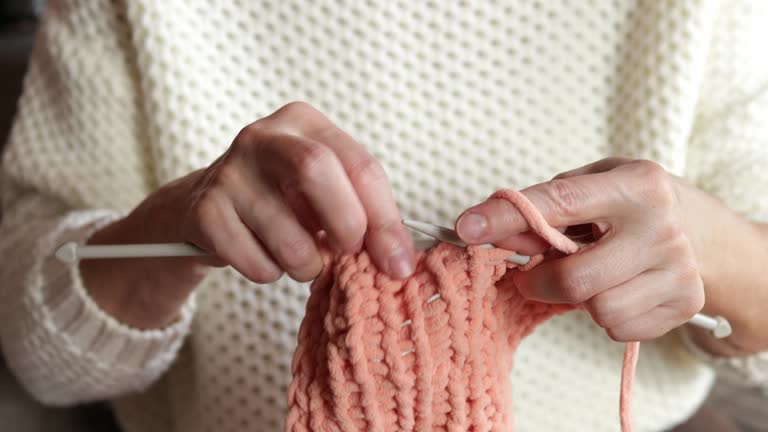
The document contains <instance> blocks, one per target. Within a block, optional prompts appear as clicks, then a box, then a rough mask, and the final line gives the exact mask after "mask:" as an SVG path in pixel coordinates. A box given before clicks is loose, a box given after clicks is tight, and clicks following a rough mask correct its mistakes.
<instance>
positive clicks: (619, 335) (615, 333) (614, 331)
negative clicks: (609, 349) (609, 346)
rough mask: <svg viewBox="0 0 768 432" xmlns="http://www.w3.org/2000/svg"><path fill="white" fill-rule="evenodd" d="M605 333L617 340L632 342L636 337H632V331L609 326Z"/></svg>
mask: <svg viewBox="0 0 768 432" xmlns="http://www.w3.org/2000/svg"><path fill="white" fill-rule="evenodd" d="M605 333H606V334H607V335H608V337H609V338H611V339H612V340H613V341H615V342H630V341H631V340H633V339H634V338H632V337H630V336H631V333H629V332H627V331H626V330H624V329H620V328H607V329H605Z"/></svg>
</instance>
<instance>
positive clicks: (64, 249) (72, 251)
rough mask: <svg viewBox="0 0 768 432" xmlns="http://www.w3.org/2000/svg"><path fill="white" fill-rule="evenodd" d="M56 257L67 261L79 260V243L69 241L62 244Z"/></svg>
mask: <svg viewBox="0 0 768 432" xmlns="http://www.w3.org/2000/svg"><path fill="white" fill-rule="evenodd" d="M56 258H58V259H59V261H61V262H65V263H73V262H75V261H77V243H74V242H69V243H65V244H64V245H62V246H61V247H60V248H58V249H57V250H56Z"/></svg>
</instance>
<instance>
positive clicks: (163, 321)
mask: <svg viewBox="0 0 768 432" xmlns="http://www.w3.org/2000/svg"><path fill="white" fill-rule="evenodd" d="M174 188H178V186H177V185H175V184H173V183H172V184H170V185H168V186H166V187H164V188H163V189H162V190H161V191H158V192H156V193H154V194H152V195H151V196H149V197H148V198H147V199H146V200H145V201H144V202H142V203H141V204H140V205H139V206H138V207H137V208H136V209H134V210H133V211H132V212H131V213H130V214H129V215H128V216H126V217H125V218H123V219H120V220H118V221H115V222H114V223H112V224H110V225H107V226H105V227H104V228H102V229H101V230H99V231H97V232H95V233H94V234H93V235H92V236H91V237H90V238H89V239H88V241H87V243H89V244H131V243H165V242H181V241H183V239H182V238H181V237H180V234H179V233H178V230H177V228H176V227H177V226H178V225H179V224H178V223H177V220H178V217H179V216H178V211H177V210H176V209H177V208H179V206H178V205H177V204H176V203H177V202H179V199H178V198H179V195H180V193H179V192H180V191H176V190H174ZM79 265H80V273H81V276H82V280H83V283H84V285H85V289H86V291H87V292H88V294H89V295H90V296H91V298H92V299H93V300H94V301H95V302H96V304H97V305H99V307H100V308H101V309H102V310H104V311H105V312H107V313H108V314H110V315H111V316H112V317H114V318H115V319H116V320H118V321H120V322H123V323H124V324H127V325H129V326H132V327H136V328H142V329H149V328H161V327H165V326H167V325H169V324H171V323H173V322H174V321H175V320H176V319H177V318H178V316H179V312H180V309H181V307H182V306H183V305H184V303H185V302H186V300H187V298H188V297H189V295H190V293H191V292H192V290H193V289H194V288H195V286H197V284H198V283H199V282H200V281H201V280H202V278H203V277H204V276H205V274H206V273H207V270H208V266H207V265H205V264H204V263H203V262H201V260H200V259H198V258H194V257H184V258H130V259H110V260H83V261H81V262H80V264H79Z"/></svg>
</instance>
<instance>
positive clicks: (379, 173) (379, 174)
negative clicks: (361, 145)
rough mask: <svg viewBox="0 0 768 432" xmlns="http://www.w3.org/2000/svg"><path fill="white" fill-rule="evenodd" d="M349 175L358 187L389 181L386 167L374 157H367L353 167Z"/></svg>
mask: <svg viewBox="0 0 768 432" xmlns="http://www.w3.org/2000/svg"><path fill="white" fill-rule="evenodd" d="M347 173H348V175H349V179H350V180H351V181H352V183H353V184H355V185H357V186H367V185H370V184H377V183H382V182H386V181H387V173H386V172H385V171H384V167H383V166H382V165H381V164H380V163H379V161H377V160H376V159H374V158H372V157H366V158H363V159H362V160H360V161H359V162H357V163H356V164H354V165H353V166H351V167H350V168H349V169H348V170H347Z"/></svg>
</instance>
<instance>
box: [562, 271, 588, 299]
mask: <svg viewBox="0 0 768 432" xmlns="http://www.w3.org/2000/svg"><path fill="white" fill-rule="evenodd" d="M556 280H557V283H558V285H559V288H560V292H561V294H562V297H563V300H564V301H566V302H568V303H581V302H584V301H586V300H588V299H589V297H588V295H589V286H590V281H589V277H588V275H587V274H585V273H584V272H581V271H578V270H573V269H569V268H564V269H563V270H561V271H560V272H558V274H557V275H556Z"/></svg>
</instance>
